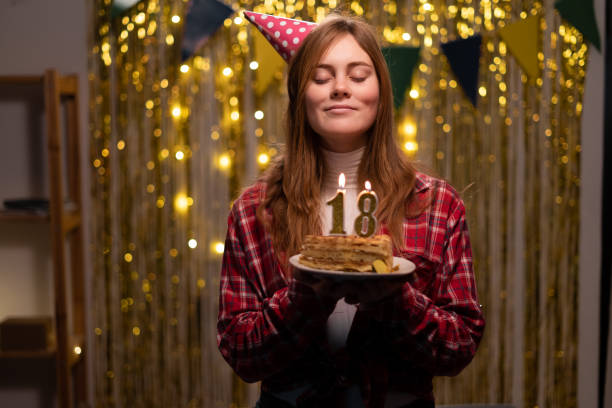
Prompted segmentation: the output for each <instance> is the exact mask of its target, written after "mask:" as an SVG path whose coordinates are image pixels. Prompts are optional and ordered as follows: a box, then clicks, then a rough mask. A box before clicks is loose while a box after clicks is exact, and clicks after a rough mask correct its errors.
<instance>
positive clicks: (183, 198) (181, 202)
mask: <svg viewBox="0 0 612 408" xmlns="http://www.w3.org/2000/svg"><path fill="white" fill-rule="evenodd" d="M174 208H175V209H176V211H177V212H179V213H185V212H187V209H188V208H189V201H188V200H187V195H186V194H185V193H179V194H177V195H176V197H175V198H174Z"/></svg>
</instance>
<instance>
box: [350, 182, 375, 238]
mask: <svg viewBox="0 0 612 408" xmlns="http://www.w3.org/2000/svg"><path fill="white" fill-rule="evenodd" d="M376 207H378V197H377V196H376V193H375V192H374V191H372V184H370V182H369V181H368V180H366V182H365V190H362V191H361V192H360V193H359V195H358V196H357V209H359V215H358V216H357V218H355V233H356V234H357V235H359V236H360V237H364V238H367V237H371V236H372V235H374V233H375V232H376V224H377V221H376V217H375V216H374V211H376Z"/></svg>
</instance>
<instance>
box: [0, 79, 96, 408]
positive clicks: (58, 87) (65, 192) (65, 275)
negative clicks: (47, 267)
mask: <svg viewBox="0 0 612 408" xmlns="http://www.w3.org/2000/svg"><path fill="white" fill-rule="evenodd" d="M0 85H7V86H11V85H16V86H19V85H37V86H40V88H41V90H42V91H43V92H42V93H43V97H44V105H45V127H44V128H45V139H46V150H47V159H48V160H47V166H48V167H47V170H48V178H49V197H48V198H49V211H47V212H41V211H17V210H0V223H41V224H42V223H47V224H48V225H49V232H50V242H51V257H52V264H53V294H54V304H55V307H54V313H53V314H54V334H55V339H56V342H57V346H56V347H53V348H51V349H48V350H40V351H4V352H2V351H0V364H1V362H2V360H5V361H6V360H20V359H21V360H35V359H54V360H55V366H56V381H57V402H58V403H57V406H58V407H60V408H73V407H75V406H83V405H84V404H87V395H86V394H87V393H86V390H87V372H86V370H85V364H84V362H85V352H86V349H87V348H86V344H85V342H84V333H86V331H87V329H86V321H85V277H84V260H83V255H84V249H83V226H82V216H81V204H82V201H81V178H80V177H81V176H80V169H79V167H80V165H79V161H80V160H79V155H80V148H79V145H80V135H79V92H78V90H79V81H78V76H77V75H59V74H58V73H57V72H56V71H55V70H53V69H49V70H46V71H45V73H44V75H0ZM62 108H64V109H62ZM65 176H67V180H65V178H66V177H65ZM67 202H69V203H67ZM68 245H69V246H68ZM67 248H69V249H70V250H69V251H68V250H67ZM69 312H72V319H69V318H68V317H69ZM76 345H79V347H80V348H81V350H82V352H81V354H76V353H75V352H74V347H75V346H76Z"/></svg>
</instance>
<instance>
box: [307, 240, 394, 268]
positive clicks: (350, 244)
mask: <svg viewBox="0 0 612 408" xmlns="http://www.w3.org/2000/svg"><path fill="white" fill-rule="evenodd" d="M298 262H299V263H301V264H302V265H306V266H308V267H311V268H316V269H326V270H331V271H357V272H373V273H376V272H378V273H389V272H391V271H392V267H393V249H392V245H391V238H389V236H387V235H376V236H374V237H370V238H361V237H358V236H356V235H346V236H344V235H343V236H336V235H329V236H321V235H307V236H306V237H305V239H304V242H303V244H302V251H301V256H300V258H299V261H298Z"/></svg>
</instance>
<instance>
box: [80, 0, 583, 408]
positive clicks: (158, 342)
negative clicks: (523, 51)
mask: <svg viewBox="0 0 612 408" xmlns="http://www.w3.org/2000/svg"><path fill="white" fill-rule="evenodd" d="M553 3H554V2H553V0H546V1H529V0H523V1H519V0H480V1H476V0H458V1H454V2H443V1H436V0H432V1H430V0H407V1H403V2H396V1H391V0H387V1H382V2H380V1H373V0H372V1H362V2H358V1H353V2H337V1H335V0H326V1H319V0H316V1H315V0H307V1H301V0H300V1H291V0H287V1H286V2H281V1H273V0H266V1H265V2H252V1H240V2H233V3H232V4H231V5H232V6H233V7H234V9H235V10H240V9H243V8H244V9H250V10H255V11H259V12H265V13H271V14H277V15H282V16H287V17H293V18H303V19H308V20H317V21H318V20H320V19H321V18H323V17H324V16H325V15H326V14H327V13H329V12H330V11H331V10H334V9H341V10H350V11H351V12H352V13H354V14H357V15H363V16H364V17H365V18H366V19H367V21H369V22H370V23H371V24H373V25H374V26H375V27H376V28H377V29H378V31H379V33H380V37H381V39H382V40H383V43H384V44H385V45H386V44H405V45H411V46H416V45H420V46H421V57H420V64H419V66H418V70H417V71H416V75H415V77H414V80H413V85H412V90H411V92H410V93H409V96H407V99H406V102H405V104H404V105H403V107H402V108H401V109H400V111H399V113H398V115H397V123H398V137H399V139H400V142H401V143H402V144H405V145H406V148H407V149H408V150H409V153H410V154H411V155H413V157H414V159H415V160H416V161H418V162H419V163H420V165H421V166H422V167H423V168H426V169H428V171H430V172H432V173H434V174H436V175H438V176H441V177H444V178H447V179H448V180H450V181H451V183H452V184H453V185H454V186H455V187H456V188H457V189H458V190H460V191H462V194H463V198H464V200H465V202H466V206H467V208H468V215H469V224H470V230H471V237H472V244H473V250H474V260H475V271H476V277H477V284H478V288H479V294H480V298H481V299H480V300H481V303H482V304H483V306H484V310H485V313H486V318H487V321H488V326H487V331H486V334H485V338H484V340H483V342H482V345H481V348H480V350H479V352H478V354H477V356H476V358H475V360H474V361H473V363H472V364H471V365H470V366H469V367H468V369H466V370H465V371H464V372H463V373H462V374H460V375H459V376H458V377H456V378H452V379H439V380H437V383H436V396H437V399H438V402H439V403H457V402H506V403H513V404H515V405H517V406H540V407H561V406H563V407H568V406H569V407H571V406H575V405H576V390H577V378H576V366H577V350H576V348H577V347H576V346H577V321H576V319H577V314H576V311H577V290H576V289H577V287H576V286H577V273H578V228H579V218H578V217H579V201H578V199H579V183H580V180H579V164H580V162H579V159H580V116H581V109H582V93H583V83H584V75H585V70H586V67H585V62H586V51H587V46H586V45H585V44H584V43H583V40H582V37H581V35H580V34H579V33H578V32H577V31H576V30H574V29H573V28H571V27H570V26H568V25H566V24H564V23H563V22H562V21H561V19H560V17H559V15H558V13H557V12H556V11H555V10H554V7H553ZM186 5H187V4H186V2H185V1H183V0H165V1H164V0H145V1H141V2H140V3H138V5H137V6H136V7H134V8H132V9H130V10H129V11H128V12H126V13H125V14H124V15H120V16H116V17H111V12H110V10H111V1H110V0H96V2H95V6H94V7H93V12H92V16H91V18H92V24H91V27H93V29H92V36H91V40H90V59H89V60H90V63H89V69H90V75H89V84H90V95H91V100H90V130H91V143H90V145H91V177H92V191H91V194H92V198H93V200H92V203H93V208H92V215H93V231H94V237H93V243H94V245H93V247H92V250H91V254H92V256H93V265H94V276H93V287H92V296H93V298H92V299H93V306H94V308H93V312H92V320H93V321H92V330H94V336H93V337H94V343H93V344H92V345H91V350H90V352H89V356H90V358H92V360H93V367H94V382H93V383H94V384H95V386H94V397H95V405H96V406H143V407H157V406H160V407H174V406H177V407H178V406H181V407H182V406H194V407H195V406H200V407H215V406H220V407H221V406H222V407H227V406H230V404H234V405H235V406H247V405H248V403H249V402H248V401H249V400H251V402H252V395H253V394H256V390H255V392H253V388H248V387H246V386H245V385H244V384H243V383H241V382H240V381H239V380H237V379H236V378H235V377H233V375H232V373H231V370H230V369H229V368H228V366H227V365H226V364H225V363H224V362H223V360H222V359H221V357H220V355H219V353H218V351H217V348H216V340H215V324H216V312H217V296H218V293H217V291H218V282H219V270H220V261H221V255H220V254H221V253H222V251H223V240H224V236H225V221H226V216H227V212H228V210H229V206H230V203H231V200H232V199H233V198H235V197H236V196H237V194H238V193H239V191H240V189H241V188H242V187H244V186H246V185H247V184H249V183H250V182H251V181H252V180H253V179H254V177H255V176H256V175H257V172H258V170H259V169H260V168H263V167H265V165H266V163H267V162H268V161H269V159H270V157H272V156H274V154H276V152H277V150H278V146H277V144H278V143H282V139H283V137H282V134H283V133H282V117H283V106H284V101H285V100H286V95H285V93H284V92H285V90H284V84H283V76H284V73H283V72H280V71H279V72H278V73H276V75H275V77H274V79H273V80H272V83H271V85H270V87H269V88H268V89H267V90H266V91H265V92H263V93H256V92H254V84H255V82H256V81H257V80H258V78H259V79H260V80H261V75H264V74H265V73H261V72H258V71H257V68H256V66H255V65H254V64H252V61H254V60H255V55H256V54H255V50H254V43H255V39H254V36H255V35H259V34H257V33H256V31H255V30H252V29H251V27H249V26H248V24H247V22H246V21H245V20H244V19H242V18H240V14H239V13H236V14H234V15H233V16H232V17H231V18H230V19H228V20H226V21H225V24H224V26H223V27H221V29H220V30H219V31H218V32H217V33H216V34H215V35H214V36H213V37H212V38H211V39H210V40H209V41H208V42H207V44H206V46H205V47H203V48H202V49H201V50H200V51H199V52H198V53H197V54H196V55H195V56H194V57H192V58H191V59H190V60H188V61H186V63H185V64H184V65H182V64H181V63H180V62H179V54H180V40H181V32H182V24H183V22H184V13H185V10H186ZM529 16H538V17H539V18H540V24H539V38H534V39H533V41H535V42H537V44H538V49H539V50H540V51H539V53H538V60H539V64H540V67H541V73H540V75H539V77H538V78H534V79H533V80H532V81H529V80H528V78H527V76H526V74H525V73H524V71H522V69H521V68H520V67H519V66H518V65H517V63H516V60H515V59H514V57H513V56H512V55H511V54H510V53H509V51H508V50H507V47H506V44H504V43H503V42H502V41H501V40H500V39H499V37H498V36H497V35H496V32H497V30H498V29H500V28H501V27H503V26H506V25H508V24H511V23H513V22H516V21H520V20H523V19H525V18H527V17H529ZM476 33H480V34H481V35H482V36H483V43H482V56H481V59H480V74H479V79H478V87H479V94H480V97H479V102H478V105H477V106H478V107H477V108H474V107H472V105H471V104H470V103H469V101H468V100H467V99H466V98H465V96H464V94H463V92H462V90H461V88H460V86H459V85H458V84H457V81H456V78H455V77H454V74H453V73H452V72H451V70H450V68H449V64H448V62H447V61H446V59H445V57H444V56H443V55H442V52H441V49H440V43H441V42H446V41H449V40H452V39H457V38H465V37H467V36H469V35H473V34H476ZM256 111H261V112H259V113H258V114H257V115H254V113H255V112H256ZM407 142H408V143H407ZM415 149H416V150H415ZM249 391H250V392H249ZM249 394H250V395H251V397H250V398H249Z"/></svg>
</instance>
